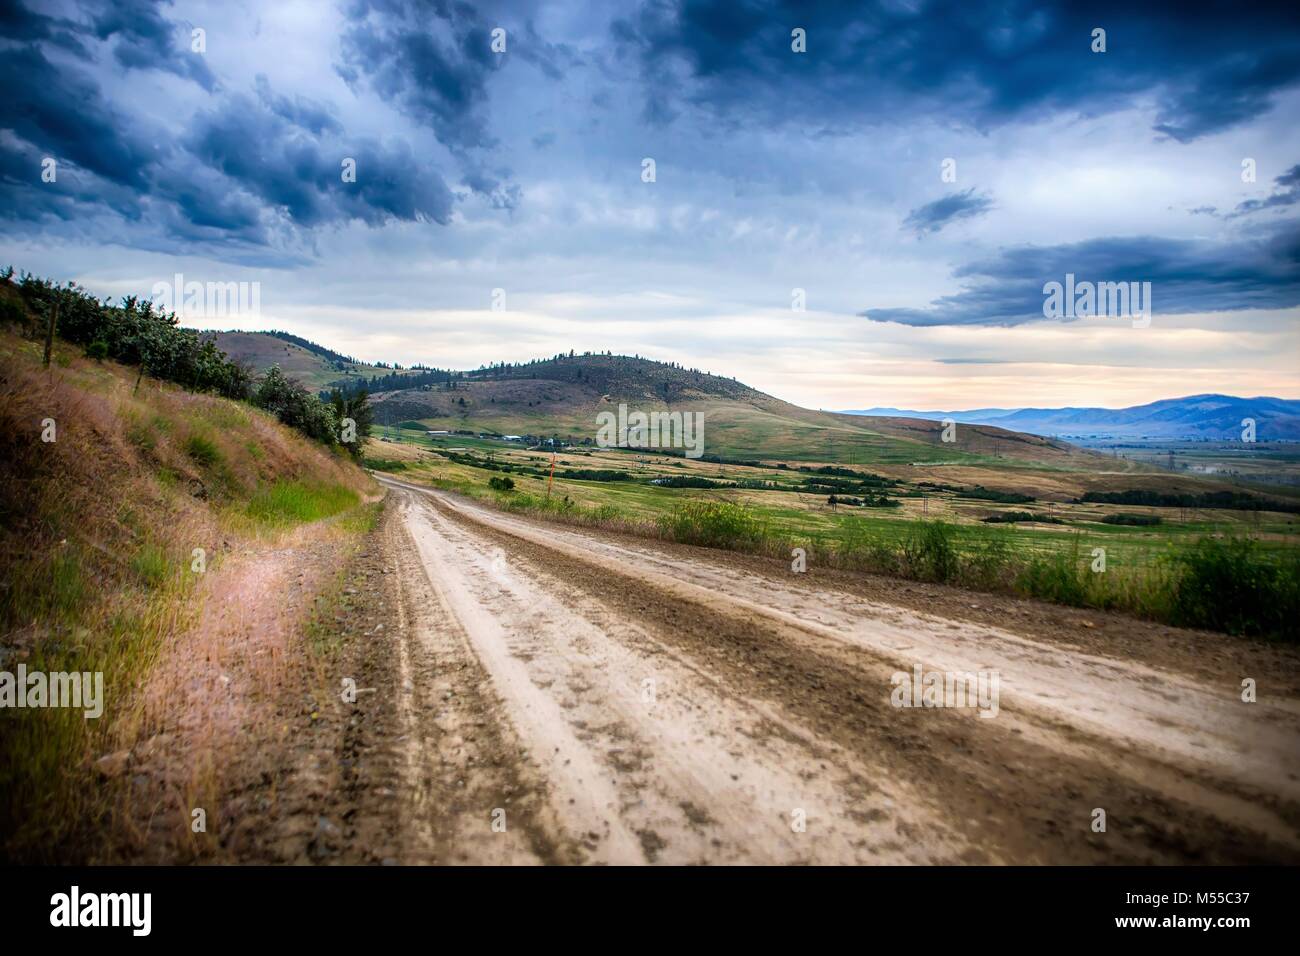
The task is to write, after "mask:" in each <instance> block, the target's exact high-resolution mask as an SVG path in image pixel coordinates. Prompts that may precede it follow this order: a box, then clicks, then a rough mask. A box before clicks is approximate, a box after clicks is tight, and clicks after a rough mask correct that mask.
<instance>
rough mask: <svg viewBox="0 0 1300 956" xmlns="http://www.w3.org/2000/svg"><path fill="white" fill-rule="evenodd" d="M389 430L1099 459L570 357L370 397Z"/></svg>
mask: <svg viewBox="0 0 1300 956" xmlns="http://www.w3.org/2000/svg"><path fill="white" fill-rule="evenodd" d="M374 402H375V409H376V420H377V421H378V422H380V423H383V424H397V423H400V422H403V421H410V422H420V423H422V424H425V425H427V426H428V427H430V428H437V429H449V430H457V429H460V430H468V431H491V432H498V433H507V434H508V433H515V434H529V435H539V436H547V437H549V436H557V437H560V438H564V439H566V440H568V441H571V442H573V443H575V444H581V443H584V442H587V443H589V442H590V441H591V440H592V439H593V436H594V435H595V433H596V428H597V415H599V414H600V413H601V412H603V411H616V410H617V407H618V406H619V405H620V404H627V405H628V406H629V407H630V408H641V409H646V410H651V409H671V410H676V411H689V412H700V413H702V414H703V415H704V421H705V452H706V454H709V455H717V456H722V457H727V458H747V459H748V458H763V459H768V460H790V461H841V462H854V463H860V464H861V463H875V464H909V463H912V462H938V461H955V462H962V463H967V464H975V463H977V462H978V461H979V460H980V459H981V458H983V457H1003V458H1009V459H1017V460H1020V461H1024V462H1032V463H1038V464H1051V465H1055V466H1064V467H1079V468H1091V467H1096V466H1097V465H1098V464H1099V462H1100V459H1099V458H1098V456H1095V455H1092V454H1091V453H1088V452H1084V451H1082V450H1080V449H1078V448H1075V447H1073V446H1071V445H1067V444H1065V443H1064V442H1056V441H1051V440H1048V439H1044V438H1040V437H1037V436H1030V435H1022V434H1017V433H1015V432H1012V431H1008V430H1005V429H1001V428H997V427H992V426H979V427H968V428H963V429H961V431H960V432H959V433H958V434H957V436H956V441H955V442H952V443H947V442H944V441H943V436H942V428H941V427H939V426H938V425H936V424H935V423H931V422H925V421H919V420H908V419H894V418H865V417H862V416H855V415H847V414H838V413H834V412H823V411H816V410H813V409H807V408H801V407H799V406H797V405H792V404H790V403H789V402H785V401H782V400H781V399H779V398H775V397H773V396H771V395H767V394H765V393H763V392H760V391H758V390H757V389H754V388H751V387H749V386H747V385H745V384H743V383H741V382H738V381H736V380H735V379H730V378H724V377H722V376H718V375H711V374H708V373H705V372H700V371H697V370H694V369H685V368H681V367H679V366H676V365H671V364H667V363H663V362H654V361H651V360H648V359H642V358H631V357H628V356H611V355H593V354H587V355H575V356H561V357H556V358H553V359H548V360H545V361H539V362H533V363H528V364H525V365H517V366H507V367H502V368H490V369H480V370H477V371H473V372H466V373H462V374H461V375H460V377H458V378H455V379H452V380H449V381H446V382H443V383H441V384H433V385H429V386H426V387H424V388H414V389H397V390H389V391H385V392H380V393H377V394H376V395H375V396H374Z"/></svg>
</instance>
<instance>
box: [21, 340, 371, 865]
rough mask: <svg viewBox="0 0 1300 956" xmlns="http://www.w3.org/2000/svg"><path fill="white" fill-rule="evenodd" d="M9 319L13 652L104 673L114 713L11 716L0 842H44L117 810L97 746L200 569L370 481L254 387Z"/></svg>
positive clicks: (128, 709) (35, 854) (127, 730)
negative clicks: (190, 375) (49, 343)
mask: <svg viewBox="0 0 1300 956" xmlns="http://www.w3.org/2000/svg"><path fill="white" fill-rule="evenodd" d="M41 352H42V345H41V343H38V342H33V341H31V340H30V339H25V338H22V337H19V336H18V335H17V334H14V333H13V332H0V488H3V489H4V492H3V496H0V529H2V530H0V582H2V585H0V586H2V588H3V590H2V591H0V669H2V670H6V671H10V672H12V671H14V670H15V669H16V667H17V666H18V664H25V665H26V667H27V668H28V669H29V671H32V670H39V671H45V672H59V671H77V672H96V671H98V672H102V673H103V675H104V677H103V681H104V693H105V702H104V716H103V717H102V718H100V719H97V720H87V719H85V718H84V716H83V713H82V712H81V711H79V710H72V709H55V708H49V709H43V710H32V709H27V710H7V711H6V712H5V713H4V714H3V715H0V734H2V735H3V746H0V844H3V845H4V846H5V849H6V851H7V852H6V855H10V854H13V855H17V856H21V857H23V858H35V859H39V858H43V856H44V855H45V854H46V853H47V851H48V852H54V851H53V850H52V849H51V848H56V847H58V846H61V845H64V844H65V843H66V841H67V840H68V839H69V836H70V834H71V833H73V832H74V831H75V830H76V829H77V828H78V827H79V826H81V825H82V824H84V822H85V821H86V820H88V819H90V818H91V817H93V816H95V815H97V814H102V813H104V812H106V806H107V805H106V800H107V796H106V792H105V791H104V790H103V789H102V788H101V787H100V786H98V785H97V784H96V782H95V764H94V761H95V760H96V759H97V758H98V757H99V756H100V755H102V754H104V753H105V752H107V751H110V750H114V749H117V748H119V747H121V746H123V745H124V744H125V745H127V746H129V744H130V741H131V739H132V734H133V733H134V728H135V727H136V726H137V724H138V722H139V719H138V702H137V700H136V697H137V691H138V689H139V688H140V687H141V686H142V683H143V682H144V681H145V680H146V679H147V676H148V674H149V672H150V669H151V667H152V666H153V664H154V663H155V661H156V659H157V655H158V653H159V648H160V645H161V643H162V641H163V638H164V637H165V636H166V635H168V634H175V633H177V632H178V631H179V630H181V629H183V628H184V627H185V625H186V623H187V622H188V621H190V620H191V619H192V617H193V615H194V614H195V613H196V607H195V605H194V602H193V600H192V598H193V595H194V593H195V589H196V587H197V586H198V585H197V582H198V581H199V580H200V579H201V578H203V576H204V575H209V576H210V575H213V574H219V573H220V569H221V566H222V562H223V559H224V557H225V556H226V555H229V554H231V553H232V552H238V551H240V550H241V549H244V548H247V547H250V546H251V545H252V544H253V543H254V542H261V541H266V540H275V539H276V537H277V536H278V535H281V534H284V533H286V530H287V529H291V528H293V527H295V526H300V525H302V524H303V523H304V522H311V521H315V520H319V519H324V518H330V517H331V516H334V515H340V514H342V513H345V512H350V511H352V510H355V509H357V508H358V507H359V506H360V502H361V500H362V497H363V495H365V494H367V493H368V492H369V490H370V489H371V488H372V483H371V482H370V479H369V478H367V477H366V475H365V474H364V473H363V472H362V471H361V470H360V469H359V468H357V467H356V466H355V465H354V464H352V463H351V462H350V460H349V459H348V458H347V456H346V455H345V454H344V453H343V452H342V451H339V450H329V449H327V448H325V447H324V446H322V445H320V444H317V443H315V442H312V441H310V440H308V439H306V438H304V437H303V436H301V435H300V434H298V433H296V432H294V431H291V430H290V429H288V428H285V427H284V426H282V425H280V424H279V423H278V422H276V421H275V420H274V419H273V418H272V417H271V416H269V415H268V414H267V413H265V412H262V411H260V410H258V409H256V408H254V407H252V406H250V405H248V404H246V403H243V402H236V401H231V400H228V399H224V398H219V397H216V396H213V395H208V394H196V393H193V392H187V391H184V390H182V389H181V388H179V387H177V386H174V385H170V384H164V383H160V382H158V381H156V380H154V379H150V378H148V377H146V378H144V379H143V380H142V381H141V382H140V383H139V385H138V387H137V369H135V368H131V367H127V366H123V365H119V364H117V363H114V362H111V361H103V362H100V361H95V360H92V359H89V358H86V357H85V356H84V354H83V350H82V349H81V348H80V347H75V346H72V345H69V344H67V343H64V342H62V341H58V340H56V344H55V348H54V361H53V362H52V364H51V366H50V368H49V369H48V370H46V369H43V368H42V367H41Z"/></svg>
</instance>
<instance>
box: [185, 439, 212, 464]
mask: <svg viewBox="0 0 1300 956" xmlns="http://www.w3.org/2000/svg"><path fill="white" fill-rule="evenodd" d="M185 453H186V454H187V455H189V456H190V457H191V458H193V459H194V460H195V461H196V462H198V463H199V464H200V465H204V466H207V467H211V466H212V465H215V464H217V463H218V462H220V461H221V450H220V449H219V448H217V446H216V443H215V442H213V441H212V439H210V438H208V437H207V436H206V435H199V434H194V435H191V436H190V437H189V438H187V439H186V440H185Z"/></svg>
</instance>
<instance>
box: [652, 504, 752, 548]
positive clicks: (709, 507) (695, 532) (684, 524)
mask: <svg viewBox="0 0 1300 956" xmlns="http://www.w3.org/2000/svg"><path fill="white" fill-rule="evenodd" d="M659 524H660V527H661V528H662V529H663V531H664V532H665V533H666V534H667V535H668V537H670V538H672V539H673V540H674V541H681V542H682V543H684V544H700V545H704V546H705V547H709V548H735V547H738V546H741V545H747V544H757V543H759V542H760V541H762V540H763V539H764V538H766V536H767V527H766V525H764V524H763V522H761V521H760V520H759V519H758V518H757V517H756V516H755V515H754V513H753V512H752V511H750V510H749V509H748V508H746V507H744V506H743V505H737V504H732V503H730V502H726V501H684V502H682V503H681V504H680V505H678V506H677V508H676V509H675V510H674V511H673V513H672V514H671V515H668V516H667V517H664V518H661V519H660V521H659Z"/></svg>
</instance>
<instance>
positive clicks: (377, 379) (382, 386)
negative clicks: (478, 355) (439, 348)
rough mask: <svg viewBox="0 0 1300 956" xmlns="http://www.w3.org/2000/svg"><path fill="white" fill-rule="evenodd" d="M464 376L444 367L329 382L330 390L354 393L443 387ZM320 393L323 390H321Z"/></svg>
mask: <svg viewBox="0 0 1300 956" xmlns="http://www.w3.org/2000/svg"><path fill="white" fill-rule="evenodd" d="M463 377H464V373H462V372H450V371H447V370H446V369H438V368H433V369H426V370H424V371H421V372H404V373H399V372H389V373H388V374H387V375H371V376H370V377H369V378H366V377H363V376H357V377H356V378H345V379H339V380H338V381H337V382H330V390H334V389H337V390H338V391H340V392H342V393H343V394H344V395H355V394H356V393H358V392H367V393H369V394H374V393H375V392H392V391H395V390H397V389H403V388H422V387H423V386H425V385H428V386H430V387H433V386H435V385H442V386H444V387H446V386H448V385H450V384H452V383H454V382H456V381H459V380H461V379H462V378H463ZM321 394H322V395H324V394H325V392H321Z"/></svg>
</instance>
